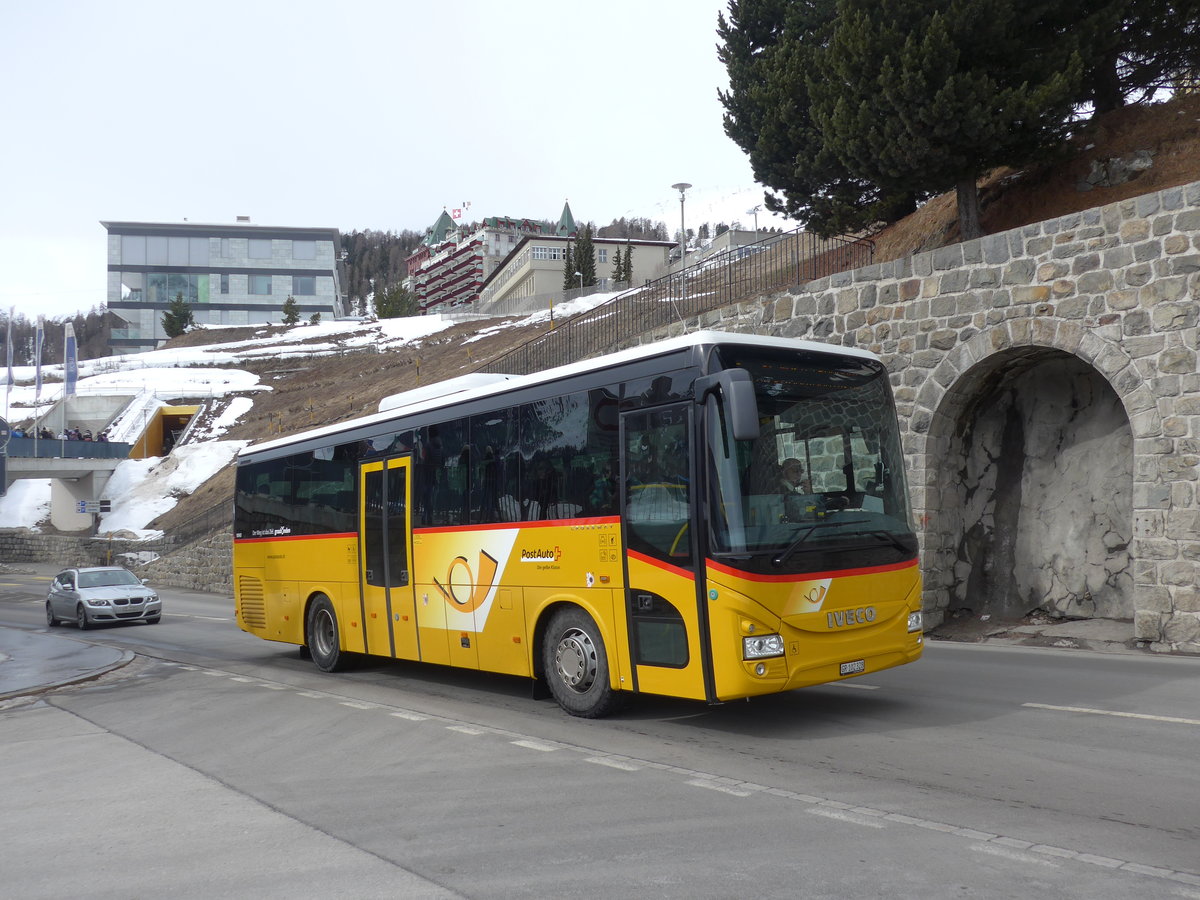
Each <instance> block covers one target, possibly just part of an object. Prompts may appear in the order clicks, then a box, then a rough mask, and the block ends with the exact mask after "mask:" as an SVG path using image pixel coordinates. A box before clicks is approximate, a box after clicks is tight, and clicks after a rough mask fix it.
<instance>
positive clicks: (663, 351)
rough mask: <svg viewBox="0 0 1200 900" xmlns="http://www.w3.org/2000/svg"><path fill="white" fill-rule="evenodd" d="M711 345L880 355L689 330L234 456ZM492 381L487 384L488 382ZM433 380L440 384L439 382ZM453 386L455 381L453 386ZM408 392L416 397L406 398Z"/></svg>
mask: <svg viewBox="0 0 1200 900" xmlns="http://www.w3.org/2000/svg"><path fill="white" fill-rule="evenodd" d="M715 344H741V345H748V346H753V347H777V348H780V349H787V350H806V351H809V352H812V353H827V354H829V355H831V356H852V357H856V358H859V359H871V360H875V361H878V360H879V357H878V356H876V355H875V354H874V353H870V352H868V351H866V350H860V349H858V348H857V347H841V346H836V345H832V344H821V343H818V342H816V341H804V340H799V339H796V338H781V337H771V336H768V335H759V334H739V333H736V332H726V331H694V332H692V333H691V334H685V335H682V336H680V337H674V338H668V339H666V340H663V341H655V342H653V343H650V344H641V345H639V346H637V347H632V348H630V349H628V350H620V351H618V352H616V353H607V354H605V355H603V356H593V357H591V358H590V359H585V360H582V361H580V362H574V363H568V364H567V365H565V366H556V367H555V368H553V369H544V370H543V371H541V372H534V373H532V374H529V375H502V376H492V377H491V378H487V379H479V380H478V385H479V386H478V387H477V388H476V389H470V388H466V387H465V386H464V388H463V389H452V390H450V391H445V390H440V391H439V390H436V388H437V384H435V385H431V386H430V388H431V389H434V390H433V395H432V396H429V395H423V389H421V388H417V389H415V390H414V391H411V392H404V393H401V394H395V395H393V396H392V397H390V398H385V399H384V400H383V401H381V408H382V407H383V404H384V403H387V402H388V401H389V400H391V401H392V402H393V403H394V404H395V405H394V406H389V407H388V408H387V409H386V410H384V411H381V412H377V413H372V414H370V415H366V416H360V417H358V418H356V419H346V420H345V421H342V422H336V423H334V424H332V425H323V426H321V427H319V428H312V429H309V430H308V431H300V432H297V433H296V434H291V435H287V436H286V437H281V438H276V439H275V440H271V441H264V442H263V443H261V444H253V445H251V446H249V447H243V448H242V450H241V451H239V453H238V456H239V457H243V456H254V455H256V454H258V453H265V452H269V451H273V450H278V449H280V448H282V447H288V446H291V445H292V444H300V443H307V442H309V441H313V440H317V439H320V438H324V437H330V436H333V435H337V434H341V433H342V432H345V431H351V430H356V429H359V428H364V427H369V426H371V425H374V424H377V423H383V422H388V421H391V420H392V419H395V418H397V417H398V416H400V415H410V414H414V413H420V412H425V411H428V410H435V409H440V408H443V407H447V406H453V405H454V404H456V403H460V402H462V401H463V400H466V399H471V400H474V399H476V398H480V397H487V396H491V395H494V394H505V393H509V392H510V391H516V390H519V389H521V388H525V387H530V386H532V385H538V384H544V383H547V382H552V381H558V380H560V379H564V378H569V377H571V376H573V375H580V374H584V373H587V372H593V371H597V370H600V369H605V368H608V367H610V366H614V365H621V364H623V363H630V362H636V361H637V360H641V359H651V358H653V357H656V356H665V355H667V354H670V353H675V352H677V351H679V350H683V349H686V348H688V347H700V346H712V345H715ZM461 377H462V378H464V379H470V378H471V376H469V375H468V376H461ZM449 381H450V382H456V383H457V382H458V381H459V379H449ZM489 381H490V382H491V383H488V382H489ZM438 384H441V382H439V383H438ZM455 387H457V385H456V386H455ZM409 394H412V395H415V396H413V397H412V398H411V399H412V401H413V402H410V398H409Z"/></svg>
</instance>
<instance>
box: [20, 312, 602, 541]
mask: <svg viewBox="0 0 1200 900" xmlns="http://www.w3.org/2000/svg"><path fill="white" fill-rule="evenodd" d="M613 296H614V295H613V294H592V295H590V296H588V297H582V298H580V299H578V300H574V301H571V302H569V303H563V304H560V305H559V306H556V307H555V309H554V314H555V316H561V317H564V318H565V317H567V316H570V315H575V314H576V313H579V312H583V311H585V310H587V309H589V308H591V307H594V306H596V305H598V304H600V303H603V302H605V301H606V300H609V299H611V298H612V297H613ZM549 316H550V311H549V309H546V310H545V311H542V312H538V313H535V314H533V315H531V316H529V317H527V318H525V319H521V320H518V321H510V322H504V323H503V324H493V323H490V322H481V323H480V325H481V327H480V333H479V335H478V336H477V337H482V336H484V335H485V334H491V333H494V332H495V331H497V330H499V329H501V328H512V327H518V326H524V325H530V324H535V323H537V322H541V321H544V320H545V319H547V318H549ZM455 321H456V320H454V319H452V318H450V317H448V316H447V317H443V316H437V315H432V316H415V317H411V318H405V319H383V320H380V321H378V322H358V321H338V322H329V323H321V324H318V325H297V326H296V327H294V328H290V329H288V330H286V331H282V332H280V333H277V334H273V335H270V334H267V333H266V330H265V329H264V332H263V335H262V336H261V337H258V338H253V339H251V340H245V341H231V342H228V343H214V344H207V345H204V346H199V347H183V348H179V349H171V350H155V351H151V352H148V353H137V354H129V355H128V356H117V357H106V358H103V359H96V360H85V361H83V362H81V363H80V365H79V376H80V377H79V387H78V393H80V394H89V393H90V394H122V393H128V394H130V395H131V396H134V397H135V399H134V400H133V401H131V403H130V406H129V408H128V415H127V416H124V417H123V419H127V420H128V422H129V423H132V424H140V422H142V421H144V418H145V415H146V414H151V413H152V412H153V410H154V409H156V408H157V407H158V406H160V405H162V400H161V399H160V398H163V397H166V398H170V399H175V398H182V399H202V398H212V397H226V396H228V395H231V394H237V395H240V396H236V397H233V398H232V399H231V400H230V402H229V403H228V405H227V406H226V407H225V409H224V410H223V411H222V412H221V413H220V415H218V416H217V417H216V419H214V420H213V421H212V422H210V423H209V424H208V425H207V426H205V427H204V428H203V430H198V431H196V432H195V433H193V434H192V435H191V436H190V437H189V440H188V442H187V443H186V444H184V445H182V446H179V447H176V448H175V449H174V450H172V451H171V453H170V455H168V456H166V457H162V458H157V457H155V458H150V459H129V460H125V461H123V462H122V463H121V464H120V465H119V466H117V468H116V470H115V471H114V472H113V475H112V478H110V479H109V482H108V486H107V487H106V489H105V495H106V496H107V497H109V498H110V499H111V500H112V512H110V513H107V514H106V515H104V516H103V517H102V518H101V521H100V533H101V534H105V533H111V532H118V531H120V532H123V533H125V534H127V535H132V536H136V537H140V538H151V537H157V536H158V535H159V534H160V532H157V531H153V530H150V529H147V527H146V526H147V525H149V524H150V523H151V522H152V521H154V519H156V518H157V517H158V516H160V515H162V514H163V513H165V512H166V511H167V510H169V509H171V508H172V507H173V506H175V504H176V503H177V502H178V498H179V497H181V496H185V495H187V494H189V493H190V492H192V491H194V490H195V489H196V488H197V487H199V486H200V485H202V484H203V483H204V482H206V481H207V480H208V479H209V478H211V477H212V476H213V475H215V474H216V473H217V472H219V471H220V470H221V469H222V468H224V467H225V466H227V465H229V464H230V463H231V462H232V461H233V458H234V456H235V455H236V454H237V451H238V450H239V449H240V448H241V447H243V446H245V444H246V443H247V442H245V441H221V440H218V438H220V436H221V435H222V434H224V433H225V432H226V431H227V430H229V429H230V428H231V427H233V425H234V424H236V423H237V421H238V419H239V418H241V417H242V416H244V415H245V414H246V413H247V412H249V410H250V409H251V408H252V407H253V403H254V400H253V398H252V397H249V396H244V395H245V394H253V393H254V392H256V391H269V390H271V388H270V387H269V386H267V385H262V384H259V379H258V376H257V375H255V374H253V373H251V372H246V371H243V370H240V369H214V368H211V366H213V365H214V364H221V365H236V364H237V363H239V362H241V361H243V360H251V359H258V358H264V357H268V358H276V359H277V358H287V357H292V356H312V355H320V354H322V353H338V352H344V351H345V350H347V349H354V348H365V347H368V346H375V347H378V348H381V349H396V348H399V347H402V346H404V345H406V344H412V343H417V342H419V341H421V340H423V339H424V338H426V337H428V336H430V335H432V334H436V333H437V332H439V331H442V330H444V329H446V328H449V327H450V326H451V325H453V324H454V323H455ZM212 331H213V332H214V333H215V334H219V332H220V329H212ZM314 339H315V340H314ZM43 372H44V373H47V374H53V375H54V376H55V377H61V375H62V366H61V365H57V366H43ZM14 374H15V375H16V380H17V382H18V383H17V385H16V386H15V387H13V389H12V393H11V396H10V417H9V418H10V421H14V422H19V421H23V420H26V419H28V418H30V417H31V416H32V415H33V413H34V385H33V380H34V370H33V367H32V366H25V367H21V366H18V367H15V371H14ZM61 391H62V385H61V384H57V383H56V384H50V385H46V386H45V387H44V388H43V391H42V401H41V405H40V409H41V411H43V412H44V411H45V410H47V409H49V407H50V406H51V405H52V404H53V403H54V402H55V401H56V400H57V399H58V397H59V396H60V394H61ZM132 424H131V426H130V427H131V428H132ZM126 430H127V429H125V428H124V427H123V425H122V419H118V420H117V421H116V422H114V423H113V428H112V435H113V440H120V439H121V436H123V435H124V434H125V432H126ZM49 516H50V481H49V480H48V479H23V480H21V481H18V482H15V483H14V484H13V485H12V486H11V487H10V488H9V491H8V494H7V496H5V497H0V528H21V527H24V528H32V529H36V528H38V527H39V526H40V525H41V524H42V523H43V522H45V521H47V519H48V518H49Z"/></svg>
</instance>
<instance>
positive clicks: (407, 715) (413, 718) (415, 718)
mask: <svg viewBox="0 0 1200 900" xmlns="http://www.w3.org/2000/svg"><path fill="white" fill-rule="evenodd" d="M392 715H393V716H395V717H396V718H397V719H407V720H408V721H410V722H425V721H428V719H429V716H422V715H421V714H419V713H411V712H403V711H401V712H394V713H392Z"/></svg>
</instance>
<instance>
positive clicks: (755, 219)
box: [746, 206, 762, 244]
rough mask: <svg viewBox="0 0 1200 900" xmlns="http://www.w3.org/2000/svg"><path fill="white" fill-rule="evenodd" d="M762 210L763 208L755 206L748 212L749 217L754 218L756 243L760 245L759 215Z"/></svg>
mask: <svg viewBox="0 0 1200 900" xmlns="http://www.w3.org/2000/svg"><path fill="white" fill-rule="evenodd" d="M760 210H762V206H755V207H754V208H753V209H748V210H746V213H747V214H748V215H751V216H754V243H756V244H757V243H758V214H759V211H760Z"/></svg>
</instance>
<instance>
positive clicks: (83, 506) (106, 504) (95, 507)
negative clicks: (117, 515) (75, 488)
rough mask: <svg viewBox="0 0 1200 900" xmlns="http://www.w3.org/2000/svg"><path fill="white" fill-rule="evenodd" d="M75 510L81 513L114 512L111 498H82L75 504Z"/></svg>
mask: <svg viewBox="0 0 1200 900" xmlns="http://www.w3.org/2000/svg"><path fill="white" fill-rule="evenodd" d="M75 511H76V512H80V513H106V512H112V501H111V500H80V501H79V502H78V503H77V504H76V505H75Z"/></svg>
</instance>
